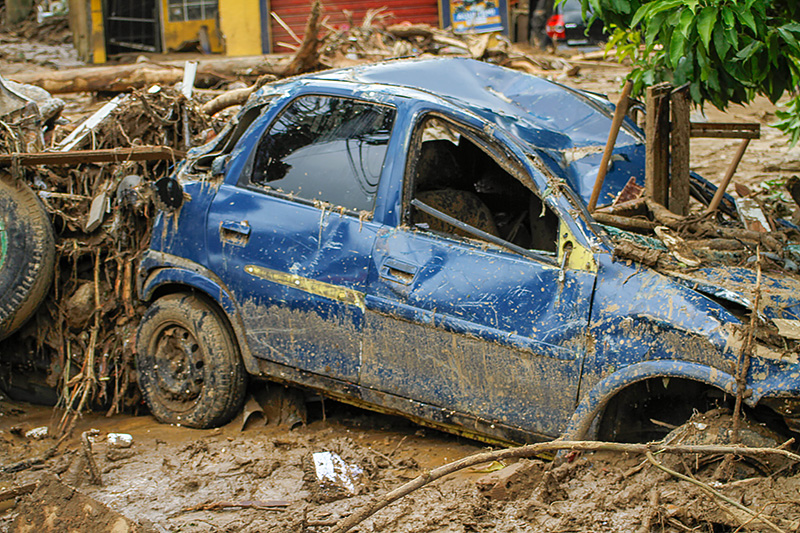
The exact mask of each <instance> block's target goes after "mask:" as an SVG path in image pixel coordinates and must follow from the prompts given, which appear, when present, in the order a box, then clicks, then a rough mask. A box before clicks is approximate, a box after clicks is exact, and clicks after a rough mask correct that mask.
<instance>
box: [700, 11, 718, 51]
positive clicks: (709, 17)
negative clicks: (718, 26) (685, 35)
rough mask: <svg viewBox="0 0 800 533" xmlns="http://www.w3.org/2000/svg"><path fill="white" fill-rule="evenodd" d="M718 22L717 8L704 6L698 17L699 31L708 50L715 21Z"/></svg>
mask: <svg viewBox="0 0 800 533" xmlns="http://www.w3.org/2000/svg"><path fill="white" fill-rule="evenodd" d="M716 22H717V10H716V9H714V8H713V7H710V6H706V7H704V8H703V9H702V10H701V11H700V15H699V16H698V17H697V32H698V33H699V34H700V38H701V39H702V40H703V46H705V47H706V50H708V44H709V43H710V42H711V32H712V31H713V30H714V23H716Z"/></svg>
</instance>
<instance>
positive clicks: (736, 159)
mask: <svg viewBox="0 0 800 533" xmlns="http://www.w3.org/2000/svg"><path fill="white" fill-rule="evenodd" d="M749 144H750V139H749V138H746V139H744V140H742V144H740V145H739V149H738V150H737V151H736V155H734V156H733V160H732V161H731V164H730V165H729V166H728V171H727V172H726V173H725V177H723V178H722V183H720V184H719V187H717V192H716V194H714V198H712V199H711V203H710V204H708V209H706V213H713V212H714V211H716V210H717V208H718V207H719V204H720V202H722V198H723V196H725V189H727V188H728V185H729V184H730V182H731V179H732V178H733V175H734V174H735V173H736V169H737V168H738V167H739V163H740V162H741V160H742V157H744V153H745V151H747V146H748V145H749Z"/></svg>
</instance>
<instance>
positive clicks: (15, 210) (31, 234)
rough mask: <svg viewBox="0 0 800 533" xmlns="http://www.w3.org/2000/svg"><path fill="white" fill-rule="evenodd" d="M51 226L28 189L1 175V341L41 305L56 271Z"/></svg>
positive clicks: (38, 201) (42, 207)
mask: <svg viewBox="0 0 800 533" xmlns="http://www.w3.org/2000/svg"><path fill="white" fill-rule="evenodd" d="M55 257H56V250H55V240H54V238H53V225H52V223H51V222H50V217H49V216H48V214H47V211H45V208H44V206H43V205H42V202H41V201H40V200H39V198H38V197H37V196H36V193H34V192H33V191H32V190H31V189H30V188H29V187H28V186H27V185H25V184H24V183H23V182H21V181H19V180H14V179H12V178H11V176H10V175H9V174H7V173H5V172H3V173H0V340H2V339H4V338H6V337H8V336H9V335H11V334H12V333H14V332H15V331H16V330H17V329H19V327H20V326H22V324H24V323H25V321H26V320H27V319H28V318H30V317H31V315H33V313H34V311H36V309H37V308H38V307H39V304H41V303H42V300H43V299H44V297H45V295H46V294H47V290H48V289H49V287H50V284H51V282H52V281H53V271H54V268H55Z"/></svg>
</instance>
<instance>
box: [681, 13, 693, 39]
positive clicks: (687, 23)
mask: <svg viewBox="0 0 800 533" xmlns="http://www.w3.org/2000/svg"><path fill="white" fill-rule="evenodd" d="M693 26H694V13H693V12H692V10H691V9H683V10H681V20H680V22H679V23H678V29H679V30H680V32H681V34H682V35H683V36H684V38H686V39H688V38H689V34H690V33H691V30H692V27H693Z"/></svg>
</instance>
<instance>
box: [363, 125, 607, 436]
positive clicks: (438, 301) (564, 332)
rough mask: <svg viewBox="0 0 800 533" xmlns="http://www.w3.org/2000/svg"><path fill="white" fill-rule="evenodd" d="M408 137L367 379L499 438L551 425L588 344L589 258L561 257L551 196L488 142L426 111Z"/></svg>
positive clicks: (565, 408)
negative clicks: (546, 198)
mask: <svg viewBox="0 0 800 533" xmlns="http://www.w3.org/2000/svg"><path fill="white" fill-rule="evenodd" d="M411 145H412V146H421V149H420V150H419V152H418V153H412V154H410V155H409V164H408V167H407V170H406V184H405V194H403V197H404V198H405V200H404V205H403V206H402V212H404V213H406V216H407V218H406V220H405V224H402V225H401V226H400V227H393V228H389V227H387V228H384V229H383V230H382V231H381V232H380V233H379V234H378V237H377V239H376V241H375V248H374V251H373V261H374V263H373V268H372V270H371V272H370V278H369V282H368V289H367V298H366V307H367V315H366V323H365V344H364V355H363V363H362V365H363V366H362V372H361V383H362V385H365V386H367V387H371V388H374V389H378V390H381V391H387V392H391V393H393V394H396V395H399V396H403V397H406V398H409V399H413V400H415V401H421V402H423V403H425V404H428V405H432V406H436V407H438V408H440V412H441V413H443V414H442V416H445V417H449V416H450V415H449V413H453V412H455V413H462V414H467V415H469V416H470V417H472V418H473V419H477V420H482V421H484V422H485V425H484V427H483V428H482V430H481V431H489V432H495V433H496V434H498V435H500V436H503V435H504V433H503V430H502V429H501V428H503V427H506V428H508V427H511V428H522V429H524V430H525V431H526V432H533V433H538V434H541V435H547V436H554V435H557V434H558V433H559V432H560V431H561V430H562V429H563V428H564V427H565V425H566V422H567V420H568V419H569V416H570V415H571V414H572V413H573V411H574V409H575V405H576V398H577V393H578V385H579V379H580V373H581V365H582V361H583V357H584V354H585V352H586V350H587V346H588V337H587V335H586V328H587V325H588V321H589V311H590V300H591V295H592V290H593V286H594V280H595V273H594V272H593V271H592V268H591V266H589V265H590V264H591V261H588V262H584V267H583V268H578V269H576V268H567V267H568V265H570V264H573V265H574V264H577V262H576V261H574V259H576V258H577V256H578V255H581V256H582V257H583V258H584V259H585V258H586V257H587V254H583V253H582V252H581V253H575V255H572V260H571V259H570V258H569V257H567V259H566V261H565V262H564V264H562V261H561V259H563V258H564V257H565V252H567V253H568V254H569V252H568V250H570V249H572V247H573V246H575V242H574V241H575V238H574V236H573V235H572V233H571V232H570V230H569V227H568V225H566V224H565V223H564V222H563V220H562V219H561V218H560V217H559V215H558V214H557V213H556V212H555V211H554V210H553V209H552V207H553V206H557V203H556V202H553V198H551V202H548V203H543V202H542V201H541V199H540V198H539V196H537V195H536V194H534V193H533V191H532V187H533V186H534V185H533V181H532V180H529V179H528V180H527V183H524V184H523V180H522V178H524V176H523V174H524V171H523V170H522V166H521V164H520V163H518V162H514V161H511V160H510V159H508V158H507V156H505V155H503V150H502V149H501V148H500V147H498V146H494V145H493V141H491V140H489V139H485V138H483V136H482V135H481V134H480V133H479V132H477V131H473V130H471V129H469V128H467V127H466V126H463V125H460V124H457V123H455V122H451V121H449V120H446V119H444V118H442V117H428V118H423V119H422V120H421V121H420V125H419V126H418V128H417V133H416V134H415V136H414V137H413V140H412V143H411ZM428 148H430V149H428ZM448 169H449V170H448ZM442 214H444V215H445V217H442V216H440V215H442ZM448 217H449V218H450V222H447V221H446V219H447V218H448ZM470 227H471V228H473V229H477V230H479V233H476V232H475V231H473V230H472V229H470ZM568 242H569V243H570V244H567V243H568ZM498 244H499V245H498ZM580 250H581V251H582V250H583V249H580ZM575 251H578V249H577V248H576V249H575ZM573 253H574V252H573ZM589 257H590V255H589ZM505 435H506V436H507V435H508V434H505Z"/></svg>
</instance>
